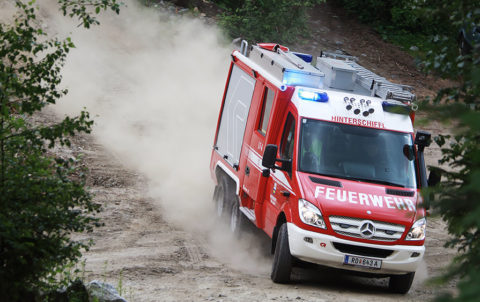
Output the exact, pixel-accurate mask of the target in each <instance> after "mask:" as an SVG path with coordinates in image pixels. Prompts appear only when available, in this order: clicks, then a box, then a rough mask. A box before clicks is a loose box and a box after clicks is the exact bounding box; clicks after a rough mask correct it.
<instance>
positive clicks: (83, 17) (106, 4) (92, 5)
mask: <svg viewBox="0 0 480 302" xmlns="http://www.w3.org/2000/svg"><path fill="white" fill-rule="evenodd" d="M57 1H58V3H59V4H60V9H61V10H62V12H63V15H68V16H70V17H77V18H78V20H80V21H81V24H82V25H83V26H84V27H85V28H89V27H90V25H98V24H100V23H99V22H98V20H97V19H96V18H95V16H94V15H93V12H95V14H97V15H98V14H99V13H100V11H101V10H107V9H111V10H112V11H114V12H115V13H117V14H118V13H120V6H121V5H123V3H122V2H117V0H57Z"/></svg>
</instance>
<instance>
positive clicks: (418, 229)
mask: <svg viewBox="0 0 480 302" xmlns="http://www.w3.org/2000/svg"><path fill="white" fill-rule="evenodd" d="M426 228H427V220H426V219H425V218H422V219H419V220H417V221H416V222H415V223H414V224H413V226H412V228H411V229H410V232H408V234H407V237H406V238H405V239H406V240H423V239H425V229H426Z"/></svg>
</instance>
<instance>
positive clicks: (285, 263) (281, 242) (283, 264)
mask: <svg viewBox="0 0 480 302" xmlns="http://www.w3.org/2000/svg"><path fill="white" fill-rule="evenodd" d="M292 262H293V260H292V255H291V254H290V245H289V244H288V231H287V224H286V223H284V224H282V226H281V227H280V230H279V231H278V237H277V243H276V245H275V254H274V257H273V264H272V274H271V275H270V277H271V278H272V281H273V282H275V283H288V282H290V275H291V273H292Z"/></svg>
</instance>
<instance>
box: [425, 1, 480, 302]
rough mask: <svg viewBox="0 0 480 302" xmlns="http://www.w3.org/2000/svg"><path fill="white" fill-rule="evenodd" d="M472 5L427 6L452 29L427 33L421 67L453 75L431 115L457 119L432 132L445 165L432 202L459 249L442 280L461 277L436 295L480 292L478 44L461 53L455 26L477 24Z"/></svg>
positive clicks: (472, 297)
mask: <svg viewBox="0 0 480 302" xmlns="http://www.w3.org/2000/svg"><path fill="white" fill-rule="evenodd" d="M477 7H478V4H477V2H474V1H461V0H457V1H446V0H441V1H437V3H436V7H432V8H431V9H430V10H429V13H430V14H431V17H432V19H433V20H436V22H440V21H441V20H443V21H444V22H445V21H447V20H448V21H447V22H448V23H449V27H450V28H451V29H452V30H449V31H445V32H438V33H436V34H435V35H433V36H432V41H433V42H434V43H433V44H432V45H433V46H432V48H431V49H430V50H429V51H428V52H427V53H426V59H425V61H424V62H423V64H422V66H423V67H424V69H425V70H426V71H428V72H432V73H435V74H437V75H439V76H441V77H443V78H447V79H451V80H453V81H452V82H451V83H452V85H451V86H450V87H447V88H444V89H442V90H440V91H438V92H437V95H436V97H435V98H434V99H433V100H432V102H431V105H430V111H431V112H432V114H431V116H433V117H435V118H437V119H439V120H443V121H445V120H453V121H454V123H456V129H455V135H454V136H452V137H450V136H444V135H439V136H438V137H436V138H435V141H436V143H437V144H438V145H439V146H440V147H441V148H442V149H441V150H442V158H441V160H440V161H439V163H440V164H445V165H448V166H449V167H450V169H448V170H446V169H440V168H438V167H437V168H436V169H438V170H441V171H442V172H443V181H442V182H441V184H440V186H438V187H437V188H435V192H436V193H437V196H438V199H437V201H436V202H435V203H434V207H435V209H436V210H437V211H438V213H439V214H440V215H441V216H442V217H443V219H444V220H445V221H446V222H447V223H448V232H449V233H450V234H451V235H452V239H451V240H450V241H449V242H448V243H447V245H448V246H450V247H454V248H457V249H458V251H459V254H458V256H457V257H456V258H455V261H454V263H453V264H452V266H451V267H450V270H449V272H448V273H447V274H446V275H445V276H444V280H448V279H450V278H453V277H455V276H458V277H460V281H459V283H458V288H459V294H458V296H455V297H452V296H449V295H446V296H443V297H441V298H439V299H438V300H439V301H452V300H453V301H478V297H479V296H480V288H479V287H478V284H479V283H480V274H479V273H478V272H479V271H480V231H479V230H480V219H478V217H480V134H479V133H480V45H478V43H477V45H476V46H475V47H474V49H473V51H472V52H471V53H470V54H466V55H460V54H459V50H458V48H457V33H458V31H456V30H454V29H458V28H460V27H461V26H463V25H465V24H472V23H475V22H476V24H477V25H478V26H480V24H479V23H478V22H479V20H480V9H478V8H477ZM446 16H448V18H445V17H446Z"/></svg>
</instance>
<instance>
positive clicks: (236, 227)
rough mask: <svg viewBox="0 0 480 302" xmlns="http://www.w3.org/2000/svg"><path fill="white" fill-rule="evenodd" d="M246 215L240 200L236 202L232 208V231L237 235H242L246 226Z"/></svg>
mask: <svg viewBox="0 0 480 302" xmlns="http://www.w3.org/2000/svg"><path fill="white" fill-rule="evenodd" d="M245 223H246V217H245V215H243V213H242V211H240V205H239V203H238V202H234V203H233V204H232V207H231V209H230V224H229V225H230V232H231V233H232V234H233V236H235V237H240V235H241V234H242V233H243V230H244V228H245Z"/></svg>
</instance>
